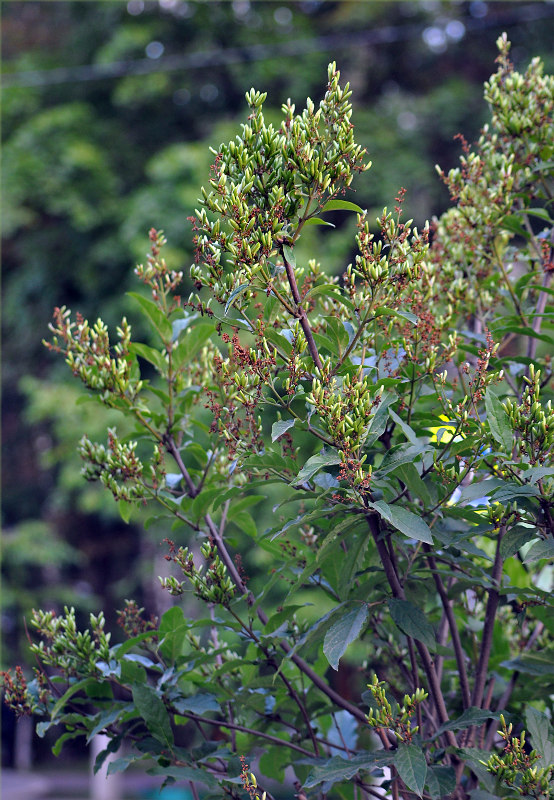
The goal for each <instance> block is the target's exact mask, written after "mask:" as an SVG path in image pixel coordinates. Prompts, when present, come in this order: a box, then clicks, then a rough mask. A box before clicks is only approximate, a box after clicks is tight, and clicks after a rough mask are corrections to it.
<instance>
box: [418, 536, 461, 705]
mask: <svg viewBox="0 0 554 800" xmlns="http://www.w3.org/2000/svg"><path fill="white" fill-rule="evenodd" d="M423 549H424V550H425V552H426V553H427V562H428V564H429V567H430V569H431V572H432V573H433V580H434V581H435V586H436V587H437V591H438V593H439V597H440V599H441V603H442V607H443V609H444V613H445V614H446V618H447V620H448V627H449V629H450V636H451V637H452V645H453V647H454V653H455V655H456V664H457V667H458V672H459V674H460V689H461V691H462V703H463V707H464V710H465V709H466V708H469V707H470V705H471V699H470V692H469V682H468V678H467V670H466V664H465V654H464V650H463V647H462V642H461V640H460V632H459V631H458V626H457V625H456V618H455V617H454V612H453V611H452V605H451V603H450V600H449V599H448V596H447V594H446V590H445V588H444V584H443V582H442V580H441V577H440V575H439V574H438V572H437V562H436V561H435V558H434V556H432V555H431V548H430V546H429V545H428V544H424V545H423Z"/></svg>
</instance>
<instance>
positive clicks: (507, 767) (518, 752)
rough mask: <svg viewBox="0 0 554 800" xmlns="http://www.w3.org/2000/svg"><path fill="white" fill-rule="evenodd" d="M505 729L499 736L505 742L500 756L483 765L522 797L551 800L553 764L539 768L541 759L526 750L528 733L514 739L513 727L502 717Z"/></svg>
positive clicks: (494, 755)
mask: <svg viewBox="0 0 554 800" xmlns="http://www.w3.org/2000/svg"><path fill="white" fill-rule="evenodd" d="M500 723H501V725H502V729H501V730H499V731H498V734H499V736H501V738H502V739H503V740H504V741H505V742H506V746H505V747H504V750H503V752H502V754H501V755H498V754H497V753H493V755H492V756H491V757H490V758H489V760H488V761H483V762H481V763H483V764H484V765H485V766H486V767H487V769H488V771H489V772H491V773H492V774H493V775H494V776H495V777H496V778H497V779H498V780H499V781H501V782H502V783H504V784H505V785H506V786H508V787H510V789H511V790H512V791H515V792H516V793H517V794H518V795H519V796H520V797H534V798H537V800H539V799H540V798H544V800H548V798H549V797H550V796H551V795H550V785H551V781H552V779H553V777H554V764H545V765H544V766H543V767H538V766H537V762H538V761H539V760H540V758H541V756H540V755H539V753H537V751H536V750H531V751H530V752H529V748H528V747H527V744H526V741H525V731H522V732H521V735H520V736H519V737H516V736H512V727H513V726H512V723H510V724H509V725H506V720H505V719H504V716H503V715H502V714H501V715H500Z"/></svg>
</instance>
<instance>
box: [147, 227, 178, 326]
mask: <svg viewBox="0 0 554 800" xmlns="http://www.w3.org/2000/svg"><path fill="white" fill-rule="evenodd" d="M148 235H149V238H150V242H151V246H150V254H149V255H148V258H147V262H146V266H144V265H143V264H139V265H138V266H137V267H136V268H135V275H137V277H138V278H140V280H141V281H142V282H143V283H145V284H146V285H147V286H150V288H151V289H152V299H153V300H154V302H155V303H158V304H159V305H160V306H161V308H162V309H163V310H164V311H165V312H166V313H170V312H171V311H172V310H173V309H174V308H176V307H177V306H178V305H179V300H178V298H173V300H172V301H171V302H168V297H169V296H170V295H171V293H172V292H175V291H176V290H177V288H178V286H179V285H180V283H181V281H182V280H183V273H182V272H181V271H176V270H171V269H169V267H168V266H167V263H166V261H165V258H162V257H161V256H160V251H161V249H162V247H163V246H164V245H165V244H167V239H166V238H165V236H164V234H163V231H157V230H156V229H155V228H151V229H150V231H149V234H148Z"/></svg>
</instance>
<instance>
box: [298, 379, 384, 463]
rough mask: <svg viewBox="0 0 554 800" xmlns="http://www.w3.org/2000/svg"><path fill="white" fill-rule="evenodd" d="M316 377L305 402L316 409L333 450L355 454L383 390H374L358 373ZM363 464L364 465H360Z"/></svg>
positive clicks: (362, 440)
mask: <svg viewBox="0 0 554 800" xmlns="http://www.w3.org/2000/svg"><path fill="white" fill-rule="evenodd" d="M322 377H323V380H321V379H320V378H319V377H315V378H314V379H313V381H312V390H311V392H310V393H309V394H308V395H307V397H306V401H307V402H308V403H310V404H311V405H313V406H315V408H316V410H317V413H318V414H319V417H320V418H321V421H322V423H323V424H324V426H325V428H326V430H327V432H328V433H329V435H330V437H331V438H332V439H333V442H334V444H335V446H336V447H337V448H338V449H339V451H345V453H348V454H350V453H353V452H356V453H357V452H358V451H359V450H360V448H361V447H362V446H363V443H364V440H365V437H366V435H367V429H368V426H369V424H370V422H371V420H372V419H373V416H374V414H375V409H376V407H377V405H378V404H379V402H380V400H381V395H382V394H383V387H382V386H381V387H379V389H377V390H376V389H375V385H374V384H373V383H372V382H371V380H370V378H369V376H366V377H365V378H364V377H363V376H362V373H361V372H358V373H357V374H356V375H354V376H352V375H346V376H345V377H344V378H343V379H340V378H331V379H330V380H329V379H328V380H325V378H324V376H322ZM362 463H363V462H362Z"/></svg>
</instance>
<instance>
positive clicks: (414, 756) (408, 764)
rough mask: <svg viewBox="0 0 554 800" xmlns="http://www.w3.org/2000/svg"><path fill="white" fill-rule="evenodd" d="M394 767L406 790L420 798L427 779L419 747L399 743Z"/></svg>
mask: <svg viewBox="0 0 554 800" xmlns="http://www.w3.org/2000/svg"><path fill="white" fill-rule="evenodd" d="M394 766H395V767H396V769H397V770H398V774H399V776H400V777H401V778H402V780H403V781H404V783H405V784H406V786H407V787H408V789H411V790H412V792H415V793H416V794H417V795H418V796H419V797H422V796H423V787H424V786H425V779H426V777H427V761H426V760H425V753H424V752H423V750H422V749H421V747H418V746H417V745H415V744H406V743H405V742H401V743H400V744H399V745H398V749H397V751H396V753H395V756H394Z"/></svg>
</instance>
